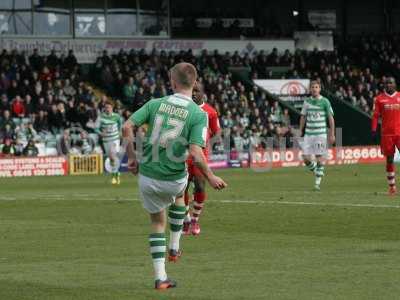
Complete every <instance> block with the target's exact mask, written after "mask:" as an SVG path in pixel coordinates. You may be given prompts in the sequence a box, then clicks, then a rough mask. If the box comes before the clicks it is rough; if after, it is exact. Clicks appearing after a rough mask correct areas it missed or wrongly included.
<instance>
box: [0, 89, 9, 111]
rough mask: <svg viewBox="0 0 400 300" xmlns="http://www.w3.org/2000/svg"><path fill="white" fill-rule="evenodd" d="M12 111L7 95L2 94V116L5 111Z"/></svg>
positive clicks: (0, 103)
mask: <svg viewBox="0 0 400 300" xmlns="http://www.w3.org/2000/svg"><path fill="white" fill-rule="evenodd" d="M9 109H10V103H9V102H8V97H7V94H2V95H1V97H0V114H2V113H3V112H4V111H5V110H9Z"/></svg>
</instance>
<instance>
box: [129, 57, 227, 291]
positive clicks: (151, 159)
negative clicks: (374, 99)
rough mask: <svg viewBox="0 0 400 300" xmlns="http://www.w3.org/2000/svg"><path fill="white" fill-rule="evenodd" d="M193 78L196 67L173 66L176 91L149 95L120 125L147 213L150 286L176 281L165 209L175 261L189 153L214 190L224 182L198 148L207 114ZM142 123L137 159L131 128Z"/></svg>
mask: <svg viewBox="0 0 400 300" xmlns="http://www.w3.org/2000/svg"><path fill="white" fill-rule="evenodd" d="M196 79H197V71H196V68H195V67H194V66H193V65H191V64H189V63H179V64H177V65H175V66H174V67H172V68H171V70H170V80H171V87H172V89H173V91H174V92H175V94H173V95H171V96H166V97H163V98H160V99H153V100H150V101H149V102H147V103H146V104H145V105H144V106H143V107H142V108H141V109H139V110H138V111H136V112H135V113H134V114H133V115H132V116H131V117H130V119H129V120H128V121H126V122H125V124H124V128H123V135H124V143H123V144H125V143H127V148H126V151H127V154H128V166H129V169H130V170H131V171H132V173H134V174H137V173H139V179H138V182H139V194H140V197H141V199H142V203H143V207H144V209H145V210H146V211H147V212H148V213H149V215H150V220H151V234H150V236H149V244H150V253H151V257H152V260H153V267H154V275H155V288H156V289H159V290H160V289H168V288H173V287H176V282H175V281H173V280H171V279H169V278H168V276H167V273H166V271H165V252H166V249H167V243H166V236H165V229H166V221H167V218H166V211H168V217H169V219H168V220H169V224H170V238H169V246H168V254H169V256H168V260H169V261H172V262H176V261H177V260H178V258H179V257H180V255H181V250H180V247H179V240H180V237H181V234H182V227H183V221H184V218H185V215H186V206H185V201H184V198H183V196H184V192H185V189H186V185H187V180H188V173H187V167H186V159H187V156H188V154H190V155H191V156H192V157H193V159H194V161H195V163H196V164H197V166H198V167H199V168H200V169H201V170H202V172H203V173H204V175H205V177H206V179H207V180H208V182H209V184H210V185H211V186H212V187H213V188H214V189H218V190H219V189H223V188H225V187H226V183H225V182H224V181H223V180H222V179H221V178H219V177H217V176H215V175H214V174H213V172H212V171H211V170H210V168H209V167H208V165H207V162H206V159H205V157H204V154H203V151H202V147H205V146H206V141H205V139H206V134H207V115H206V113H205V112H204V111H203V110H202V109H201V108H200V107H199V106H198V105H197V104H196V103H194V102H193V100H192V91H193V86H194V84H195V81H196ZM143 124H148V130H147V132H146V136H145V139H144V141H143V144H142V145H143V147H140V145H139V144H140V143H139V142H138V141H136V149H137V150H138V148H139V150H138V153H140V152H142V153H141V158H140V161H139V162H137V160H136V154H135V151H134V146H133V140H134V134H133V132H134V128H135V127H136V128H138V127H140V126H142V125H143ZM138 145H139V146H138ZM140 148H142V151H140Z"/></svg>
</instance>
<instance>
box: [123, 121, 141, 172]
mask: <svg viewBox="0 0 400 300" xmlns="http://www.w3.org/2000/svg"><path fill="white" fill-rule="evenodd" d="M134 128H135V125H134V124H133V123H132V121H130V120H128V121H126V122H125V123H124V126H123V127H122V136H123V141H122V144H126V154H127V155H128V169H129V170H130V171H131V172H132V173H133V174H135V175H136V174H137V173H138V171H139V168H138V162H137V160H136V154H135V148H134V146H133V142H134V139H135V135H134V132H133V130H134Z"/></svg>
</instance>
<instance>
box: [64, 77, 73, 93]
mask: <svg viewBox="0 0 400 300" xmlns="http://www.w3.org/2000/svg"><path fill="white" fill-rule="evenodd" d="M63 91H64V95H65V96H66V97H67V98H71V97H73V96H75V94H76V90H75V88H74V87H73V86H72V85H71V81H70V80H69V79H68V78H67V79H65V84H64V88H63Z"/></svg>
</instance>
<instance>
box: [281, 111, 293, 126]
mask: <svg viewBox="0 0 400 300" xmlns="http://www.w3.org/2000/svg"><path fill="white" fill-rule="evenodd" d="M282 125H283V126H285V127H290V125H291V121H290V115H289V109H287V108H285V109H284V110H283V115H282Z"/></svg>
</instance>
